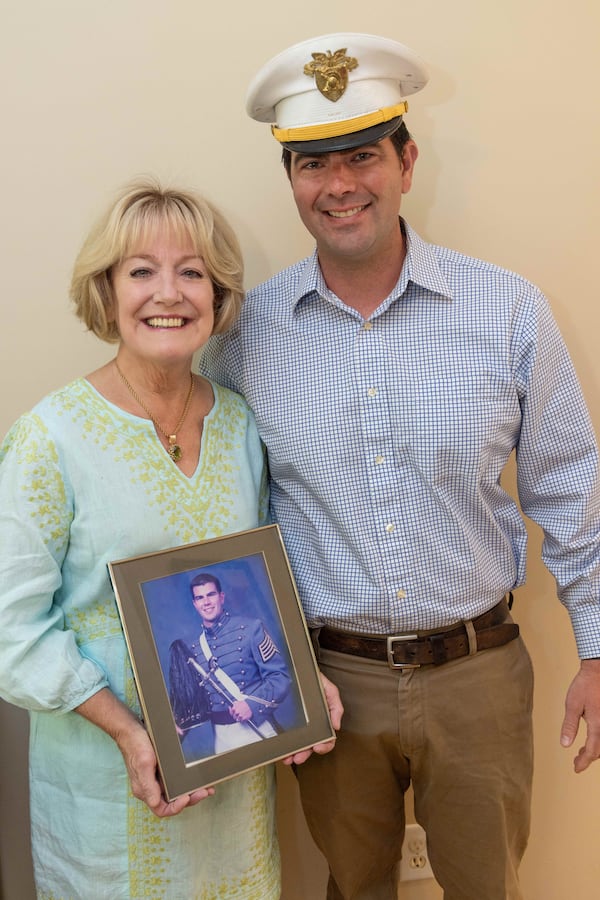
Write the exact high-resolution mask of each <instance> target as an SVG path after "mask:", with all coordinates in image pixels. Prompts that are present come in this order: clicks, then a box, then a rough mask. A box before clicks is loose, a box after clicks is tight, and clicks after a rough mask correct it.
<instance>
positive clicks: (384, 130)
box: [281, 116, 402, 156]
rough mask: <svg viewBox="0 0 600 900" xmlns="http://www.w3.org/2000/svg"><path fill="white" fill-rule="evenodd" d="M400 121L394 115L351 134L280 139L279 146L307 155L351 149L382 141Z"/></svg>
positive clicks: (396, 127)
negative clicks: (302, 138) (304, 138)
mask: <svg viewBox="0 0 600 900" xmlns="http://www.w3.org/2000/svg"><path fill="white" fill-rule="evenodd" d="M401 123H402V116H396V117H395V118H393V119H390V120H389V122H381V123H380V124H379V125H372V126H371V127H370V128H363V129H362V131H354V132H352V134H340V135H339V136H338V137H330V138H323V139H322V140H320V141H282V144H281V146H282V147H286V148H287V149H288V150H292V151H293V152H294V153H305V154H307V155H308V156H318V155H319V154H320V153H333V152H334V151H335V150H352V148H353V147H364V146H365V145H366V144H376V143H377V142H378V141H382V140H383V139H384V138H385V137H389V135H390V134H393V133H394V132H395V131H397V130H398V128H400V125H401Z"/></svg>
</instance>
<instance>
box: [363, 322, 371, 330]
mask: <svg viewBox="0 0 600 900" xmlns="http://www.w3.org/2000/svg"><path fill="white" fill-rule="evenodd" d="M372 327H373V323H372V322H365V324H364V325H363V328H364V329H365V331H370V330H371V328H372Z"/></svg>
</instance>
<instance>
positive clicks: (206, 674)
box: [188, 656, 267, 741]
mask: <svg viewBox="0 0 600 900" xmlns="http://www.w3.org/2000/svg"><path fill="white" fill-rule="evenodd" d="M188 662H189V663H190V665H192V666H193V667H194V668H195V669H196V671H197V672H198V673H199V674H200V675H202V682H203V683H206V682H207V681H208V682H210V684H211V685H212V687H213V688H214V689H215V691H216V692H217V694H220V695H221V697H223V698H224V699H225V700H226V701H227V703H229V704H231V705H233V704H234V703H235V701H236V700H237V697H234V696H233V695H232V694H230V693H229V691H228V690H226V688H224V687H223V685H222V684H219V682H218V681H217V680H216V679H215V678H213V676H212V674H211V673H210V672H207V671H206V669H205V668H203V666H201V665H200V663H199V662H198V661H197V660H196V659H194V658H193V657H192V656H190V657H188ZM240 724H241V725H248V726H249V727H250V728H251V729H252V731H254V732H255V733H256V734H257V735H258V736H259V738H260V739H261V741H266V740H267V738H266V735H264V734H262V732H261V730H260V728H259V727H258V725H256V724H255V723H254V722H253V721H252V719H246V720H245V721H244V722H240Z"/></svg>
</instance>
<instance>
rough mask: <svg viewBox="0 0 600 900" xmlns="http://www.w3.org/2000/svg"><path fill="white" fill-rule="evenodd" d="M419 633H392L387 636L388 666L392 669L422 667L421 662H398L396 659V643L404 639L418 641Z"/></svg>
mask: <svg viewBox="0 0 600 900" xmlns="http://www.w3.org/2000/svg"><path fill="white" fill-rule="evenodd" d="M418 637H419V636H418V634H391V635H390V636H389V637H388V638H387V658H388V666H389V667H390V668H391V669H420V668H421V663H397V662H396V661H395V660H394V644H395V643H397V642H398V643H400V642H402V641H416V640H417V639H418Z"/></svg>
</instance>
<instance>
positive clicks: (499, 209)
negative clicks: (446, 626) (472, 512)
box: [0, 0, 600, 900]
mask: <svg viewBox="0 0 600 900" xmlns="http://www.w3.org/2000/svg"><path fill="white" fill-rule="evenodd" d="M207 10H210V11H209V12H207ZM2 20H3V21H2V29H1V37H0V42H1V44H2V46H1V47H0V60H1V62H0V67H1V68H0V85H1V87H0V127H1V133H2V143H1V146H2V181H3V186H2V193H1V197H2V208H3V215H2V223H3V224H2V226H1V228H2V231H1V238H2V239H1V242H0V247H1V250H0V253H1V261H2V272H3V278H2V295H3V296H2V308H3V314H2V319H3V321H2V330H1V335H2V336H1V338H0V341H1V346H0V351H1V352H0V368H1V374H2V380H1V383H2V384H3V386H4V387H3V398H2V408H1V410H0V433H4V432H5V431H6V429H7V428H8V426H9V424H10V423H11V422H12V421H13V420H14V418H15V417H16V416H17V415H18V414H19V413H20V412H22V411H23V410H25V409H26V408H28V407H30V406H31V405H32V404H33V403H34V402H35V401H36V400H37V399H38V398H39V397H40V396H41V395H43V394H44V393H46V392H47V391H48V390H49V389H51V388H54V387H57V386H58V385H60V384H63V383H64V382H66V381H67V380H69V379H71V378H73V377H74V376H76V375H78V374H81V373H83V372H86V371H89V370H90V369H92V368H94V367H95V366H96V365H98V364H99V363H100V362H102V361H103V360H105V359H106V358H108V356H109V355H110V348H107V347H104V346H102V345H100V344H99V343H98V342H97V341H96V340H95V339H93V338H90V337H89V336H87V335H85V334H83V333H82V330H81V328H80V326H79V325H78V323H77V322H76V321H75V319H74V318H73V317H72V316H71V314H70V312H69V309H68V303H67V299H66V292H67V283H68V277H69V270H70V266H71V262H72V260H73V257H74V254H75V253H76V250H77V248H78V245H79V242H80V240H81V238H82V235H83V232H84V229H85V228H87V226H88V224H89V223H90V220H91V217H92V215H93V214H95V212H96V210H97V209H98V208H99V206H100V205H101V204H103V203H104V201H105V199H106V198H107V197H108V196H109V195H110V194H111V193H112V191H113V190H114V188H116V187H117V186H118V185H120V184H121V183H123V182H124V181H125V180H127V179H128V178H129V177H130V176H132V175H134V174H138V173H143V172H154V173H157V174H158V175H160V176H162V177H164V178H167V179H171V180H173V181H176V182H183V183H189V184H194V185H195V186H197V187H199V188H201V189H203V190H204V191H205V192H206V193H207V194H208V195H209V196H210V197H211V198H212V199H213V200H215V201H217V202H218V203H220V205H221V206H222V207H223V209H224V210H225V212H226V213H227V214H228V215H229V217H230V218H231V220H232V221H233V223H234V225H235V226H236V228H237V230H238V233H239V235H240V238H241V241H242V244H243V248H244V252H245V256H246V262H247V284H248V285H249V286H250V285H251V284H253V283H255V282H256V281H258V280H259V279H262V278H264V277H266V276H268V275H269V274H270V273H272V272H273V271H274V270H276V269H278V268H280V267H281V266H283V265H284V264H287V263H288V262H291V261H292V260H294V259H295V258H297V257H298V256H300V255H302V254H304V253H305V251H307V250H308V248H309V247H310V241H309V239H308V238H307V236H306V235H305V233H304V231H303V229H302V227H301V226H300V224H299V223H298V222H297V220H296V216H295V211H294V209H293V205H292V201H291V198H290V196H289V192H288V189H287V185H286V183H285V178H284V176H283V174H282V172H281V171H280V167H279V163H278V157H279V153H278V148H277V146H276V144H275V142H274V141H273V139H272V138H271V137H270V136H269V134H268V129H267V128H266V127H264V126H262V127H261V126H259V125H257V124H256V123H254V122H251V121H250V120H248V119H246V117H245V115H244V112H243V97H244V92H245V88H246V84H247V82H248V79H249V77H250V76H251V75H252V74H253V73H254V71H255V70H256V68H257V67H258V66H259V65H260V64H261V63H262V62H263V61H265V60H266V59H267V58H268V57H269V56H271V55H272V54H273V53H274V52H276V51H278V50H280V49H282V48H283V47H285V46H287V45H288V44H290V43H292V42H295V41H297V40H301V39H304V38H307V37H310V36H311V35H314V34H318V33H321V32H326V31H341V30H349V31H370V32H374V33H381V34H387V35H389V36H390V37H394V38H396V39H398V40H401V41H403V42H405V43H407V44H408V45H409V46H412V47H413V48H414V49H415V50H417V51H418V52H420V54H421V55H422V56H423V57H424V58H425V59H426V60H427V61H428V62H429V64H430V67H431V75H432V79H431V83H430V86H429V87H428V88H427V89H426V90H425V91H424V92H423V93H422V94H419V95H417V96H416V97H415V98H414V99H413V100H412V101H411V110H410V113H409V116H408V124H409V127H410V128H411V130H412V131H413V133H414V135H415V137H416V139H417V141H418V143H419V146H420V149H421V157H420V159H419V162H418V167H417V173H416V180H415V184H414V187H413V190H412V192H411V194H410V195H409V196H408V197H407V198H406V201H405V207H404V211H405V214H406V215H407V217H408V218H409V220H410V221H411V222H412V223H413V224H414V225H415V226H416V227H417V228H418V229H419V230H420V231H421V232H422V233H423V234H424V236H425V237H426V238H428V239H430V240H433V241H436V242H439V243H443V244H447V245H450V246H452V247H455V248H457V249H459V250H462V251H464V252H467V253H471V254H474V255H479V256H482V257H485V258H487V259H490V260H492V261H494V262H498V263H500V264H502V265H505V266H507V267H510V268H513V269H516V270H518V271H520V272H521V273H523V274H524V275H526V276H528V277H529V278H530V279H531V280H533V281H535V282H537V283H538V284H539V285H540V286H541V287H542V288H543V289H544V290H545V291H546V293H547V294H548V296H549V298H550V300H551V303H552V307H553V309H554V312H555V314H556V317H557V319H558V321H559V323H560V325H561V328H562V330H563V332H564V334H565V336H566V338H567V340H568V343H569V346H570V348H571V351H572V354H573V357H574V360H575V363H576V366H577V369H578V371H579V374H580V377H581V380H582V383H583V386H584V390H585V393H586V396H587V398H588V401H589V404H590V407H591V409H592V414H593V416H594V420H595V423H596V426H598V424H599V423H600V401H599V391H598V388H599V368H598V362H597V344H598V333H599V324H600V323H599V312H598V302H597V295H598V289H597V286H596V284H595V276H596V269H597V243H598V237H599V222H598V209H599V208H600V203H599V200H600V197H599V188H598V173H597V166H598V160H599V159H600V119H599V111H598V110H599V104H598V87H599V85H598V81H599V78H598V59H599V53H600V45H599V44H600V41H599V35H600V7H599V6H598V4H597V3H596V2H595V0H571V2H570V3H569V4H567V5H566V6H565V7H563V8H562V9H561V10H560V12H557V11H555V8H554V7H553V6H552V5H549V4H548V3H547V0H527V2H526V3H524V2H523V0H505V2H504V3H502V4H499V3H497V4H492V3H486V2H482V0H456V2H455V3H443V2H441V0H421V2H420V3H418V4H415V3H410V4H409V3H404V4H403V3H398V2H397V0H371V2H369V3H364V2H362V0H360V2H359V0H345V2H343V3H342V2H336V0H334V2H330V3H329V4H324V3H322V2H321V0H319V2H317V0H304V2H303V3H299V4H298V3H296V4H288V3H286V4H282V3H275V2H265V0H257V2H254V3H241V2H240V3H239V4H236V5H232V4H219V3H217V4H210V5H209V4H202V3H198V2H197V0H171V2H169V3H166V2H164V0H160V2H159V0H104V2H102V3H91V2H86V0H83V2H82V0H54V2H53V3H42V2H37V3H27V2H26V0H23V2H21V3H19V4H17V3H5V4H4V5H3V10H2ZM538 550H539V536H538V534H537V532H535V531H533V530H532V540H531V551H532V552H531V563H530V570H529V583H528V586H527V588H526V589H524V590H522V591H520V592H519V595H518V600H517V606H516V615H517V618H518V619H519V621H520V622H521V624H522V627H523V631H524V633H525V636H526V638H527V640H528V643H529V646H530V650H531V653H532V656H533V658H534V664H535V667H536V672H537V694H536V713H535V728H536V750H537V757H536V759H537V768H536V779H535V795H534V809H533V832H532V837H531V842H530V847H529V849H528V851H527V855H526V858H525V861H524V864H523V870H522V873H523V883H524V886H525V891H526V896H527V898H529V900H564V898H565V897H577V898H581V900H592V898H594V897H596V896H598V891H599V888H598V882H599V881H600V854H598V831H599V826H600V811H599V800H598V798H599V794H600V763H597V764H596V768H595V770H593V771H590V772H588V773H586V774H584V775H581V776H577V777H576V776H575V775H574V774H573V773H572V770H571V757H572V756H573V754H572V753H571V752H568V751H564V750H562V749H561V748H560V746H559V743H558V731H559V725H560V720H561V715H562V704H563V697H564V693H565V690H566V687H567V685H568V683H569V680H570V678H571V676H572V674H573V673H574V671H575V667H576V658H575V653H574V648H573V640H572V637H571V634H570V630H569V627H568V621H567V618H566V615H565V614H564V612H563V610H562V608H561V607H560V606H559V604H558V603H557V602H556V600H555V597H554V591H553V584H552V581H551V579H550V578H549V577H548V575H547V574H546V573H545V572H544V570H543V569H542V568H541V566H540V564H539V563H538ZM23 721H24V719H23V716H22V715H21V714H18V713H13V711H12V710H9V709H8V708H7V707H3V708H2V709H0V728H1V732H0V733H1V749H0V755H1V758H0V763H1V765H0V779H1V782H0V814H1V818H0V863H1V867H2V879H3V885H4V893H5V898H6V900H27V897H28V888H27V886H26V885H27V879H28V878H29V877H30V876H29V874H28V864H27V861H26V859H25V861H24V862H23V861H22V859H21V857H20V854H22V853H26V849H25V850H23V847H26V845H25V837H24V835H25V833H26V827H27V826H26V821H27V820H26V790H25V786H24V762H23V759H24V757H23V754H24V752H25V750H24V738H23V730H24V724H23ZM283 774H284V776H285V777H284V779H283V791H282V798H281V801H282V821H283V825H282V827H283V832H284V833H283V843H284V851H285V856H286V860H288V862H287V867H286V890H285V897H286V900H305V898H311V900H312V897H317V896H319V893H318V888H317V887H316V885H317V884H321V883H322V881H323V877H324V869H323V865H322V862H321V860H320V859H319V858H318V857H317V856H316V855H315V851H314V850H313V849H312V848H311V846H310V844H309V842H308V839H307V837H306V833H305V830H304V826H303V822H302V819H301V817H300V815H299V812H298V808H297V803H296V798H295V791H294V784H293V782H292V780H291V778H290V777H288V776H289V773H287V772H286V773H283ZM301 855H302V863H300V861H299V860H300V856H301ZM401 896H402V897H403V898H404V900H434V898H436V897H439V896H440V892H439V889H437V888H436V887H435V885H433V884H432V883H431V882H420V883H415V884H411V885H407V886H405V887H403V888H402V894H401Z"/></svg>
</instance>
